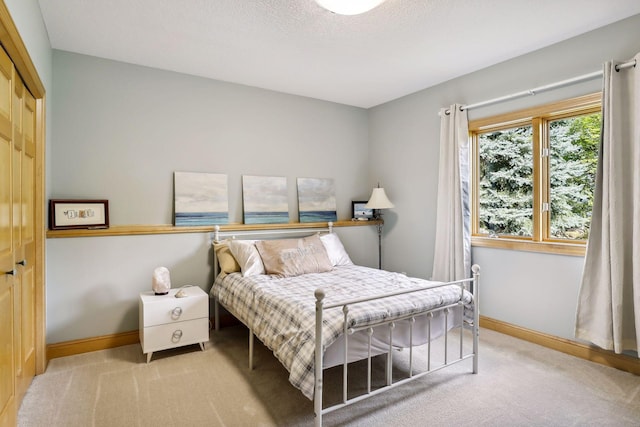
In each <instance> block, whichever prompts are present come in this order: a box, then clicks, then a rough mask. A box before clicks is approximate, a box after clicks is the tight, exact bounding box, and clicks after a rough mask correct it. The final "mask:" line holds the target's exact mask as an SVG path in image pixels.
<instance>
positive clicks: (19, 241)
mask: <svg viewBox="0 0 640 427" xmlns="http://www.w3.org/2000/svg"><path fill="white" fill-rule="evenodd" d="M11 107H12V111H13V117H12V122H13V166H14V167H13V200H14V203H13V247H14V257H15V262H16V266H15V270H16V275H15V280H16V282H15V294H14V313H15V315H14V330H15V335H14V337H15V339H14V345H15V346H16V348H15V352H16V355H15V366H16V401H17V402H21V401H22V397H23V396H24V394H25V393H26V391H27V388H29V385H30V384H31V380H32V379H33V377H34V375H35V295H34V294H35V274H34V265H35V228H34V227H35V224H34V216H35V211H34V209H35V206H34V203H35V199H34V184H35V179H34V172H35V167H34V164H35V143H34V135H35V111H34V108H35V99H34V98H33V96H31V94H30V93H29V91H28V90H27V89H26V88H25V86H24V84H23V83H22V80H21V79H20V77H19V76H16V77H15V78H14V91H13V101H12V106H11Z"/></svg>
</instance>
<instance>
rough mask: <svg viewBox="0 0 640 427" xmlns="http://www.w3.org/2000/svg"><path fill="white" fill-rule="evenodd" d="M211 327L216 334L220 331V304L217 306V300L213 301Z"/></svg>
mask: <svg viewBox="0 0 640 427" xmlns="http://www.w3.org/2000/svg"><path fill="white" fill-rule="evenodd" d="M213 326H214V329H215V331H216V332H218V331H219V330H220V304H218V298H214V299H213Z"/></svg>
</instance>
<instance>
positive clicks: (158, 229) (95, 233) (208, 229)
mask: <svg viewBox="0 0 640 427" xmlns="http://www.w3.org/2000/svg"><path fill="white" fill-rule="evenodd" d="M381 222H382V221H381V220H380V221H375V220H372V221H352V220H350V219H348V220H342V221H334V222H333V226H334V227H357V226H369V225H377V224H380V223H381ZM326 226H327V223H326V222H289V223H286V224H239V223H235V224H225V225H220V231H251V230H283V229H292V228H318V227H326ZM214 227H215V226H213V225H207V226H194V227H192V226H184V227H183V226H180V227H176V226H174V225H171V224H160V225H112V226H110V227H109V228H99V227H96V228H87V229H71V230H47V238H48V239H55V238H68V237H102V236H135V235H143V234H177V233H213V231H214Z"/></svg>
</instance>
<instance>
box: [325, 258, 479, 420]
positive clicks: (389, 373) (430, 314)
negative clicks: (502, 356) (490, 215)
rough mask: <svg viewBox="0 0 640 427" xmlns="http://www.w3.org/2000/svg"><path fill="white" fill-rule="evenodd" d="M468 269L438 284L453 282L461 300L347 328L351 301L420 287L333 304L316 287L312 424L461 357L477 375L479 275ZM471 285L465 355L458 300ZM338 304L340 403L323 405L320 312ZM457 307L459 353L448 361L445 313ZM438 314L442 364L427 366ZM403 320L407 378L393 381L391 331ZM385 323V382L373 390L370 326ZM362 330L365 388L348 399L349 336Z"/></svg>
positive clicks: (476, 266) (447, 320) (447, 317)
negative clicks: (420, 360) (417, 340)
mask: <svg viewBox="0 0 640 427" xmlns="http://www.w3.org/2000/svg"><path fill="white" fill-rule="evenodd" d="M472 271H473V277H472V278H469V279H464V280H458V281H455V282H449V283H444V284H442V285H440V286H449V285H453V284H457V285H459V286H460V294H461V300H460V301H459V302H457V303H454V304H450V305H447V306H443V307H438V308H436V309H432V310H429V311H424V312H421V313H415V314H411V315H407V316H404V317H400V318H394V319H392V320H386V321H381V322H379V323H376V324H373V325H367V326H364V327H360V328H349V327H348V324H347V316H348V314H349V307H350V306H353V305H354V304H358V303H361V302H365V301H371V300H374V299H381V298H387V297H389V296H395V295H401V294H408V293H412V292H417V291H421V290H423V289H419V290H411V291H401V292H396V293H393V294H388V295H384V296H380V297H374V298H362V299H354V300H349V301H343V302H340V303H336V304H330V305H325V304H324V297H325V294H324V292H323V291H322V289H318V290H316V292H315V297H316V330H315V335H316V342H315V385H314V402H313V406H314V412H315V425H316V426H321V425H322V416H323V415H324V414H328V413H330V412H333V411H335V410H337V409H340V408H343V407H345V406H348V405H352V404H354V403H357V402H359V401H361V400H364V399H367V398H369V397H373V396H375V395H377V394H380V393H383V392H385V391H388V390H390V389H393V388H395V387H398V386H401V385H404V384H406V383H407V382H410V381H414V380H417V379H419V378H421V377H423V376H425V375H427V374H430V373H433V372H436V371H438V370H440V369H443V368H446V367H449V366H451V365H454V364H457V363H458V362H461V361H463V360H467V359H469V358H473V373H474V374H477V373H478V336H479V292H478V286H479V276H480V267H479V266H478V265H474V266H473V267H472ZM469 285H471V289H469V290H470V291H471V292H472V294H473V324H472V325H470V327H471V330H472V340H473V343H472V351H471V352H470V353H467V354H465V353H464V348H463V345H464V329H465V327H464V313H463V310H464V307H463V302H462V295H463V290H464V289H465V288H466V287H467V286H469ZM339 307H342V311H343V315H344V325H345V326H344V330H343V334H344V363H343V367H342V385H343V387H342V388H343V389H342V402H341V403H337V404H334V405H332V406H329V407H326V408H323V399H322V390H323V372H324V371H323V352H324V349H323V348H322V320H323V312H324V310H328V309H334V308H339ZM456 308H458V309H460V310H461V318H460V322H461V323H460V325H459V333H460V336H459V340H460V347H459V353H458V354H457V355H456V357H455V358H453V359H452V360H450V357H449V356H450V355H449V349H448V339H449V325H448V322H449V316H448V314H449V313H450V311H451V310H453V309H456ZM439 312H440V313H442V314H443V315H444V322H445V325H444V363H443V364H442V365H439V366H437V367H432V366H431V353H432V348H431V321H432V319H433V318H434V315H435V314H436V313H439ZM420 316H426V318H427V326H426V327H427V343H426V345H427V368H426V370H425V371H422V372H418V373H414V363H413V362H414V345H413V337H414V324H415V320H416V318H417V317H420ZM403 320H408V321H409V337H410V338H409V340H410V342H409V373H408V377H407V378H402V379H398V380H397V381H395V382H394V381H393V349H394V347H393V331H394V328H395V325H396V323H397V322H400V321H403ZM384 325H387V327H388V331H389V332H388V333H389V348H388V351H387V353H386V354H387V361H386V366H385V371H386V372H385V382H386V385H384V386H382V387H379V388H376V389H375V390H372V385H371V383H372V381H371V377H372V363H371V359H372V351H371V344H372V342H371V338H372V335H373V330H374V328H377V327H380V326H384ZM363 330H365V331H366V333H367V335H368V349H369V350H368V356H367V390H366V392H365V393H363V394H360V395H358V396H354V397H352V398H349V397H348V368H347V366H348V352H349V336H350V335H352V334H354V333H355V332H358V331H363Z"/></svg>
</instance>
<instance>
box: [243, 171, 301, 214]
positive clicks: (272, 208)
mask: <svg viewBox="0 0 640 427" xmlns="http://www.w3.org/2000/svg"><path fill="white" fill-rule="evenodd" d="M242 202H243V205H244V223H245V224H286V223H288V222H289V200H288V192H287V178H286V177H278V176H251V175H243V176H242Z"/></svg>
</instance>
